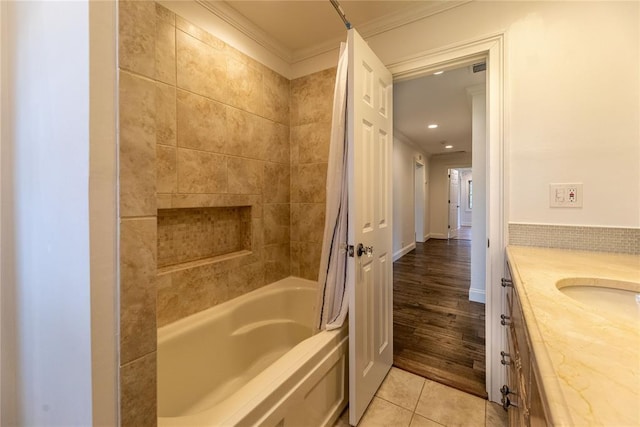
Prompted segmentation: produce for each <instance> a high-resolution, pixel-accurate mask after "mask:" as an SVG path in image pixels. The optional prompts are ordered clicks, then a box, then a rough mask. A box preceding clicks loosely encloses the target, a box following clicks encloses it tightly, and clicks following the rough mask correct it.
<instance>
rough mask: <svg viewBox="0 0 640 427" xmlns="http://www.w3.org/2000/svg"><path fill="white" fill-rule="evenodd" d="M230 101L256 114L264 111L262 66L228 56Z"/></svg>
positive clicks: (227, 81)
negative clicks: (254, 65) (257, 66)
mask: <svg viewBox="0 0 640 427" xmlns="http://www.w3.org/2000/svg"><path fill="white" fill-rule="evenodd" d="M225 83H226V85H227V86H228V89H229V98H228V99H229V103H230V104H231V105H233V106H236V107H238V108H240V109H242V110H245V111H248V112H250V113H254V114H262V111H263V109H264V108H263V98H264V95H263V93H264V92H263V89H264V88H263V85H262V72H261V69H260V68H256V67H252V66H251V65H247V64H245V63H243V62H242V61H238V60H236V59H235V58H230V57H228V56H227V80H226V82H225Z"/></svg>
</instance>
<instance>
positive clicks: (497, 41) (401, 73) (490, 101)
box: [387, 32, 508, 402]
mask: <svg viewBox="0 0 640 427" xmlns="http://www.w3.org/2000/svg"><path fill="white" fill-rule="evenodd" d="M476 59H477V60H483V59H484V60H486V61H487V78H486V88H487V92H486V93H487V157H486V162H487V196H486V197H487V236H488V240H487V245H488V251H487V264H486V278H485V288H486V298H487V300H486V304H485V355H486V362H485V363H486V389H487V393H488V396H489V400H491V401H493V402H499V401H500V397H501V394H500V390H499V388H500V386H501V385H502V384H504V381H505V370H504V367H503V366H502V365H501V364H500V358H499V357H498V354H499V352H500V349H502V348H504V342H505V341H504V340H505V333H504V330H503V327H502V325H501V324H500V321H499V320H500V313H501V311H502V307H503V293H502V287H501V286H500V279H501V278H502V275H503V273H504V259H503V257H504V248H505V243H506V242H507V241H508V230H507V218H508V212H507V208H508V200H507V180H506V177H507V176H508V175H507V173H508V163H507V162H508V159H507V158H506V156H505V152H506V148H507V147H506V141H505V134H506V129H505V120H504V116H505V107H504V102H505V87H508V85H507V79H506V71H505V70H506V64H505V34H504V33H503V32H500V33H494V34H490V35H487V36H485V37H481V38H477V39H472V40H468V41H464V42H460V43H456V44H452V45H449V46H444V47H441V48H437V49H433V50H430V51H426V52H423V53H421V54H418V55H414V56H412V57H409V58H406V59H403V60H400V61H398V62H395V63H393V64H388V65H387V67H388V68H389V70H390V71H391V74H392V75H393V78H394V81H395V82H397V81H402V80H407V79H411V78H415V77H419V76H423V75H427V74H430V73H433V72H435V71H439V70H442V69H453V68H457V67H460V66H462V65H465V64H468V63H469V62H471V61H474V60H476Z"/></svg>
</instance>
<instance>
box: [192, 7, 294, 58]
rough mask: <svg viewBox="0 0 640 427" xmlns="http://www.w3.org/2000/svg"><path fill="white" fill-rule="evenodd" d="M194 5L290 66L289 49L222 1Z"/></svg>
mask: <svg viewBox="0 0 640 427" xmlns="http://www.w3.org/2000/svg"><path fill="white" fill-rule="evenodd" d="M196 3H198V4H199V5H201V6H202V7H204V8H205V9H207V10H208V11H209V12H211V13H213V14H214V15H216V16H217V17H218V18H220V19H222V20H223V21H225V22H226V23H227V24H229V25H231V26H232V27H233V28H235V29H236V30H238V31H240V32H241V33H242V34H244V35H245V36H247V37H249V38H250V39H251V40H253V41H255V42H256V43H258V44H259V45H260V46H262V47H264V48H265V49H266V50H268V51H269V52H271V53H272V54H274V55H276V56H277V57H278V58H280V59H282V60H284V61H286V62H288V63H289V64H291V63H292V62H293V61H292V60H293V58H292V56H293V55H292V52H291V49H288V48H286V47H285V46H283V45H282V44H281V43H280V42H278V41H277V40H276V39H274V38H273V37H271V36H270V35H269V34H267V33H266V32H264V31H263V30H262V29H260V28H259V27H258V26H256V25H255V24H254V23H253V22H251V21H249V20H248V19H247V18H245V17H244V15H242V14H240V13H238V12H237V11H236V10H235V9H233V8H232V7H231V6H229V5H228V4H227V3H226V2H224V1H214V0H196Z"/></svg>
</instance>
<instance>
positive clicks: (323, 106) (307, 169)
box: [291, 68, 336, 280]
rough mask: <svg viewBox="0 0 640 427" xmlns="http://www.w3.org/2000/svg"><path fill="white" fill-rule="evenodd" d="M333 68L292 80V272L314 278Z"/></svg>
mask: <svg viewBox="0 0 640 427" xmlns="http://www.w3.org/2000/svg"><path fill="white" fill-rule="evenodd" d="M335 75H336V69H335V68H331V69H328V70H324V71H320V72H317V73H314V74H311V75H309V76H305V77H301V78H299V79H296V80H292V81H291V274H292V275H294V276H299V277H304V278H305V279H310V280H317V279H318V267H319V264H320V254H321V251H322V237H323V232H324V213H325V200H326V190H325V187H326V174H327V160H328V157H329V141H330V138H331V114H332V110H333V90H334V84H335Z"/></svg>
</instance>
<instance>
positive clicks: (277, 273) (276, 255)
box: [264, 242, 291, 283]
mask: <svg viewBox="0 0 640 427" xmlns="http://www.w3.org/2000/svg"><path fill="white" fill-rule="evenodd" d="M289 252H290V247H289V243H288V242H287V243H280V244H276V245H269V246H266V247H265V263H264V270H265V271H264V276H265V283H273V282H276V281H278V280H280V279H284V278H285V277H288V276H289V275H290V273H289V270H290V268H291V266H290V264H289V259H290V254H289Z"/></svg>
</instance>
